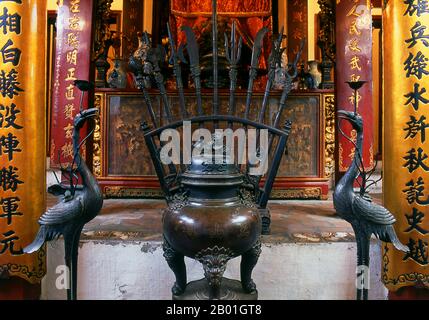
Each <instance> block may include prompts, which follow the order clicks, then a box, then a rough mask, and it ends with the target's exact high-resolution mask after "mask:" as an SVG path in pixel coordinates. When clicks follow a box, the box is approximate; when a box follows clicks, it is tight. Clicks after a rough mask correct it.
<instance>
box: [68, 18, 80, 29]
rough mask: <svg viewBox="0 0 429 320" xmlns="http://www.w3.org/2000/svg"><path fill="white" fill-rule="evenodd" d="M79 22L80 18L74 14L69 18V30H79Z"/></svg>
mask: <svg viewBox="0 0 429 320" xmlns="http://www.w3.org/2000/svg"><path fill="white" fill-rule="evenodd" d="M79 22H80V19H79V17H78V16H77V15H76V14H74V15H73V17H71V18H69V28H70V30H79V27H80V25H79Z"/></svg>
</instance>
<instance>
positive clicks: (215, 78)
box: [212, 0, 219, 115]
mask: <svg viewBox="0 0 429 320" xmlns="http://www.w3.org/2000/svg"><path fill="white" fill-rule="evenodd" d="M212 7H213V9H212V11H213V12H212V26H213V113H214V114H215V115H216V114H218V112H219V92H218V85H219V82H218V81H219V79H218V48H217V0H213V1H212Z"/></svg>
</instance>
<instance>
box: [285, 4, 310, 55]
mask: <svg viewBox="0 0 429 320" xmlns="http://www.w3.org/2000/svg"><path fill="white" fill-rule="evenodd" d="M287 21H288V27H287V29H288V37H287V43H288V46H287V49H288V57H289V59H290V60H292V59H294V58H295V56H296V55H297V53H298V51H299V47H300V45H301V40H302V39H304V38H305V39H306V41H305V43H304V49H303V50H302V55H301V61H302V62H304V63H306V62H307V57H308V39H307V35H308V2H307V0H288V7H287ZM280 27H281V26H280Z"/></svg>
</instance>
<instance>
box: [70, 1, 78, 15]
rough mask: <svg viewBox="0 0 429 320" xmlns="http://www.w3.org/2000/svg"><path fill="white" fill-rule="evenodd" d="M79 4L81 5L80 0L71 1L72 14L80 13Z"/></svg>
mask: <svg viewBox="0 0 429 320" xmlns="http://www.w3.org/2000/svg"><path fill="white" fill-rule="evenodd" d="M79 4H80V0H72V1H70V12H71V13H79V12H80V8H79Z"/></svg>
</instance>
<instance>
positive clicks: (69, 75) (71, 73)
mask: <svg viewBox="0 0 429 320" xmlns="http://www.w3.org/2000/svg"><path fill="white" fill-rule="evenodd" d="M75 71H76V68H69V69H68V70H67V77H66V79H65V80H66V81H75V80H77V78H76V76H75V74H74V73H75Z"/></svg>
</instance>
